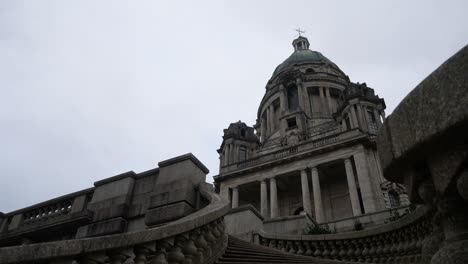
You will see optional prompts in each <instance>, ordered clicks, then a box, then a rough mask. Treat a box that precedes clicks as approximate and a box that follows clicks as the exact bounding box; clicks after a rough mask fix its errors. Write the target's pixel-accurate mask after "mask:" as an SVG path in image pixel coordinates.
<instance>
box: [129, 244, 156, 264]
mask: <svg viewBox="0 0 468 264" xmlns="http://www.w3.org/2000/svg"><path fill="white" fill-rule="evenodd" d="M155 249H156V244H155V243H148V244H144V245H137V246H135V249H134V250H133V252H134V254H135V258H134V259H133V262H134V264H145V263H146V260H147V257H148V255H149V254H151V253H153V252H155Z"/></svg>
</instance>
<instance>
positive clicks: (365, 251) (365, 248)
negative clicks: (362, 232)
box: [361, 238, 372, 262]
mask: <svg viewBox="0 0 468 264" xmlns="http://www.w3.org/2000/svg"><path fill="white" fill-rule="evenodd" d="M361 245H362V258H363V262H371V261H372V257H371V255H370V245H369V238H366V239H362V240H361Z"/></svg>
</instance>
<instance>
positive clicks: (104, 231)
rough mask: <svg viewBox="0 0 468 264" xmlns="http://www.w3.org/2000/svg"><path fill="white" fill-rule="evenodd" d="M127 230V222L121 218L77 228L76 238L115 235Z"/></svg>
mask: <svg viewBox="0 0 468 264" xmlns="http://www.w3.org/2000/svg"><path fill="white" fill-rule="evenodd" d="M126 228H127V220H126V219H124V218H122V217H117V218H114V219H109V220H105V221H100V222H97V223H92V224H89V225H87V226H82V227H80V228H79V230H78V232H77V234H76V237H77V238H83V237H95V236H102V235H111V234H117V233H121V232H123V231H125V230H126Z"/></svg>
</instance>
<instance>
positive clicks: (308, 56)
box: [273, 49, 332, 76]
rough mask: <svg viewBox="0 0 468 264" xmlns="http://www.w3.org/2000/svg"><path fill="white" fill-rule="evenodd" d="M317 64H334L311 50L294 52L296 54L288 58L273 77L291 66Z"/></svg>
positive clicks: (277, 68)
mask: <svg viewBox="0 0 468 264" xmlns="http://www.w3.org/2000/svg"><path fill="white" fill-rule="evenodd" d="M317 62H326V63H332V62H331V61H330V60H329V59H327V57H325V56H323V55H322V53H320V52H318V51H313V50H310V49H298V50H296V51H294V53H293V54H291V56H289V58H287V59H286V60H285V61H284V62H283V63H281V64H280V65H278V67H276V69H275V71H274V72H273V76H276V75H277V74H279V73H280V72H281V71H283V70H284V69H286V68H287V67H289V66H293V65H297V64H302V63H317Z"/></svg>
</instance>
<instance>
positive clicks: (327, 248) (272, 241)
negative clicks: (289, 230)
mask: <svg viewBox="0 0 468 264" xmlns="http://www.w3.org/2000/svg"><path fill="white" fill-rule="evenodd" d="M423 211H424V213H423ZM418 214H419V217H416V219H415V220H414V221H413V222H409V223H408V221H406V222H403V223H402V224H398V223H396V222H393V223H391V224H389V225H390V226H394V227H396V228H393V229H391V228H390V229H389V228H385V227H383V228H382V227H377V228H375V229H374V230H373V231H371V232H369V231H358V232H351V233H348V234H346V233H345V234H331V235H303V236H294V235H283V236H282V235H273V234H266V233H259V234H258V235H259V236H260V239H259V240H258V241H260V244H261V245H263V246H268V247H271V248H276V249H278V250H282V251H285V252H289V253H292V254H297V255H305V256H313V257H317V258H325V259H333V260H342V261H353V262H363V263H419V261H420V259H421V251H422V246H421V245H422V244H423V242H424V241H425V239H426V238H427V237H428V236H429V234H431V232H432V224H431V217H432V216H431V213H430V212H429V211H427V210H425V209H424V208H420V209H419V213H418ZM379 230H381V232H379Z"/></svg>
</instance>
